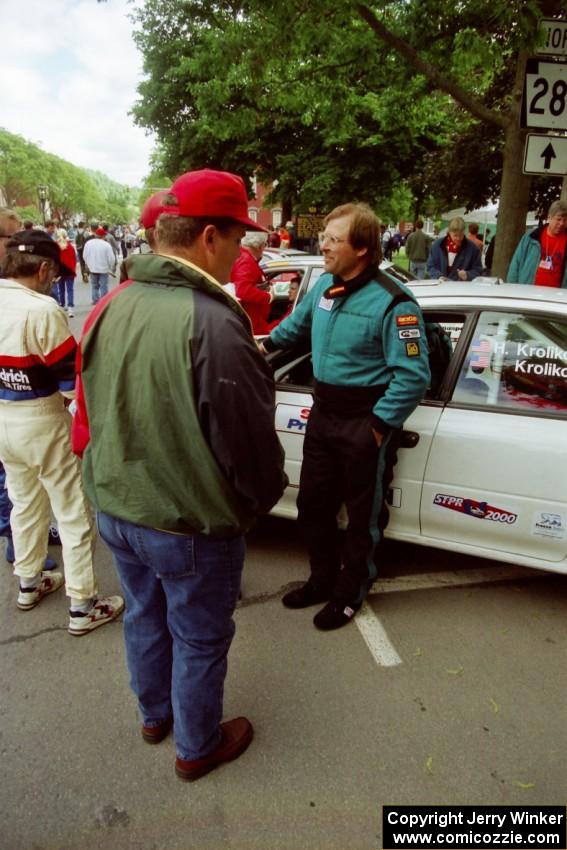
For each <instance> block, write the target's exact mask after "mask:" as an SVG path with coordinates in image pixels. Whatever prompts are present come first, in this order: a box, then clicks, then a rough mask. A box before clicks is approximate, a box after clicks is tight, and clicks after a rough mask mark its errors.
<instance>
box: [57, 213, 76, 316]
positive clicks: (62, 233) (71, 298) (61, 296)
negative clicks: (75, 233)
mask: <svg viewBox="0 0 567 850" xmlns="http://www.w3.org/2000/svg"><path fill="white" fill-rule="evenodd" d="M57 244H58V245H59V251H60V252H61V262H62V263H63V265H64V266H66V268H68V269H73V270H76V268H77V255H76V253H75V249H74V248H73V246H72V244H71V242H70V241H69V238H68V236H67V231H66V230H65V229H64V228H62V227H61V228H60V229H59V230H58V231H57ZM55 292H56V295H57V302H58V304H59V305H60V306H61V307H63V309H65V294H66V295H67V315H68V316H69V318H70V319H72V318H73V316H74V315H75V314H74V312H73V310H74V309H75V274H74V273H73V274H72V275H69V274H67V275H61V277H60V278H59V279H58V281H57V283H56V284H55Z"/></svg>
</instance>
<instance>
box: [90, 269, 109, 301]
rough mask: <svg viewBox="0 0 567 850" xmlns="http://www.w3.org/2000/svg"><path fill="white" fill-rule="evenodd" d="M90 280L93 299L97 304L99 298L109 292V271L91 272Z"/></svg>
mask: <svg viewBox="0 0 567 850" xmlns="http://www.w3.org/2000/svg"><path fill="white" fill-rule="evenodd" d="M89 280H90V283H91V301H92V302H93V304H96V302H97V301H98V300H99V298H102V296H103V295H106V293H107V292H108V273H107V274H102V272H101V273H99V272H91V273H90V278H89Z"/></svg>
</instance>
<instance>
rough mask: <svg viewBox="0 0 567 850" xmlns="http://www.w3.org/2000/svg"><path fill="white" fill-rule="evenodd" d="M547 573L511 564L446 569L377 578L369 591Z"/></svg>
mask: <svg viewBox="0 0 567 850" xmlns="http://www.w3.org/2000/svg"><path fill="white" fill-rule="evenodd" d="M546 575H549V574H548V573H544V572H542V571H540V570H532V569H530V568H529V567H515V566H513V565H512V564H510V565H504V566H501V567H500V566H498V567H486V568H484V569H477V570H448V571H446V572H439V573H418V574H417V575H410V576H396V577H395V578H384V579H378V581H376V582H375V583H374V585H373V587H372V590H371V591H370V593H371V594H372V595H374V594H377V593H399V592H400V591H403V590H435V589H436V588H441V587H465V586H466V585H470V584H489V583H490V582H495V581H515V580H517V579H525V578H542V577H543V576H546Z"/></svg>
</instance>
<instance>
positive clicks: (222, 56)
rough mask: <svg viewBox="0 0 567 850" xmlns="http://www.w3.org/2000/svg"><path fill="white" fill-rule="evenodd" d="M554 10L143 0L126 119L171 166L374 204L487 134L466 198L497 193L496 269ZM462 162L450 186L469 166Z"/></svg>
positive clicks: (470, 1) (518, 205) (517, 199)
mask: <svg viewBox="0 0 567 850" xmlns="http://www.w3.org/2000/svg"><path fill="white" fill-rule="evenodd" d="M562 7H563V2H562V0H460V2H458V3H447V2H445V0H443V2H441V0H382V2H381V3H380V4H365V3H359V2H356V0H324V2H323V0H311V2H310V3H309V4H307V3H305V2H304V0H288V2H287V3H285V4H266V3H265V2H263V0H262V1H260V0H245V2H231V1H230V0H226V2H222V0H216V2H204V1H203V2H197V0H152V2H151V3H146V4H145V5H144V7H143V8H141V9H139V10H138V12H137V15H136V19H137V21H138V24H139V29H138V33H137V40H138V44H139V46H140V48H141V50H142V52H143V54H144V59H145V69H146V72H147V74H148V79H147V80H146V81H145V82H144V83H143V84H142V86H141V87H140V94H141V100H140V102H139V104H138V105H137V107H136V110H135V114H136V118H137V120H138V122H139V123H140V124H142V125H144V126H147V127H151V128H152V129H154V130H155V131H156V133H157V135H158V138H159V139H160V141H161V144H162V146H163V151H164V158H165V161H166V163H167V170H168V171H172V172H174V173H175V172H178V171H180V170H181V169H182V168H187V167H197V166H199V167H202V166H203V165H210V166H217V167H224V168H230V169H231V170H234V171H237V172H239V173H241V174H242V175H243V176H247V175H249V174H251V173H253V171H254V170H255V169H258V172H259V174H260V176H262V177H265V178H267V179H270V178H277V179H278V181H279V182H278V186H277V189H276V193H279V195H280V196H281V197H287V198H290V199H291V201H292V202H293V203H294V204H295V205H300V204H302V203H325V204H326V205H330V204H332V203H334V202H336V200H337V199H338V200H344V199H345V198H347V197H348V198H352V197H356V198H361V199H365V200H368V201H369V202H370V203H372V204H373V205H374V206H375V207H377V208H379V206H380V199H381V198H384V197H387V196H390V195H391V190H392V187H393V186H394V185H397V184H398V183H400V182H403V181H406V184H407V185H408V186H409V187H411V189H412V191H413V193H414V195H415V197H416V199H417V203H420V202H422V200H423V199H424V198H425V197H427V196H428V195H431V194H435V190H436V189H438V187H439V182H440V181H442V180H443V167H444V163H445V162H446V161H447V158H448V157H450V155H451V149H453V151H454V150H455V140H456V139H457V138H458V137H460V136H462V135H465V136H466V134H467V133H468V134H469V136H470V137H472V135H471V134H476V135H477V137H479V136H480V135H485V136H486V147H484V146H483V147H482V148H481V149H480V150H477V155H476V156H475V158H474V160H475V165H476V171H477V184H478V185H479V191H477V192H476V195H477V198H478V200H477V203H480V202H481V201H483V202H485V201H486V200H488V199H490V198H495V197H497V196H499V197H500V218H499V228H498V235H499V238H498V242H497V252H496V257H495V267H496V269H497V271H498V272H499V273H500V274H501V275H505V273H506V270H507V266H508V262H509V259H510V257H511V254H512V252H513V250H514V248H515V246H516V244H517V242H518V240H519V238H520V236H521V235H522V233H523V232H524V229H525V218H526V213H527V210H528V206H529V199H530V188H531V184H532V181H531V179H530V178H529V177H527V176H525V175H523V174H522V173H521V162H522V153H523V145H524V140H525V133H524V132H522V131H520V130H519V111H520V104H521V94H522V87H523V79H524V72H525V63H526V58H527V56H528V54H529V51H532V50H534V49H535V47H536V44H537V38H538V35H537V33H538V23H539V21H540V19H541V17H542V16H543V15H545V16H552V15H557V14H559V13H560V12H561V10H562ZM487 128H488V129H487ZM487 152H488V154H489V159H490V160H491V164H490V167H487V166H486V165H485V164H484V158H485V155H486V153H487ZM464 167H465V166H464ZM466 168H467V169H469V173H470V176H471V179H470V180H469V181H468V183H467V182H466V181H461V186H462V191H465V188H466V186H467V185H469V186H470V185H471V183H472V178H473V177H474V166H473V165H472V164H470V163H469V162H467V164H466ZM436 169H437V174H438V175H440V176H439V177H438V179H437V181H435V180H434V179H433V175H435V173H436V171H435V170H436ZM498 175H499V177H500V179H498ZM448 182H449V181H447V180H445V184H447V183H448ZM480 188H481V189H482V191H480ZM460 200H461V202H462V203H464V204H468V205H469V206H471V205H472V204H471V198H470V196H469V195H467V194H465V195H463V196H462V197H461V198H460Z"/></svg>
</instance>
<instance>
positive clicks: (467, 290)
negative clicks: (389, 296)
mask: <svg viewBox="0 0 567 850" xmlns="http://www.w3.org/2000/svg"><path fill="white" fill-rule="evenodd" d="M406 285H407V286H408V287H409V289H411V291H412V292H413V293H414V295H415V296H416V297H417V299H418V301H420V302H423V301H432V302H433V301H435V302H439V303H440V302H442V301H443V302H447V303H451V304H454V305H456V306H458V305H463V306H465V305H470V304H471V303H472V304H476V305H478V306H482V307H486V306H490V304H491V303H493V304H494V305H496V304H497V303H498V304H499V306H503V305H506V306H507V307H513V306H514V303H515V302H521V303H522V304H523V305H524V306H525V305H528V304H530V305H532V306H536V305H537V306H538V307H541V308H545V307H547V306H549V307H551V306H562V307H565V308H567V290H565V289H555V288H554V287H549V286H529V285H524V284H519V283H495V282H494V279H491V280H489V279H487V278H477V279H476V280H472V281H470V282H468V283H465V282H463V283H459V282H453V281H445V280H415V281H411V282H410V283H408V284H406Z"/></svg>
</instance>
